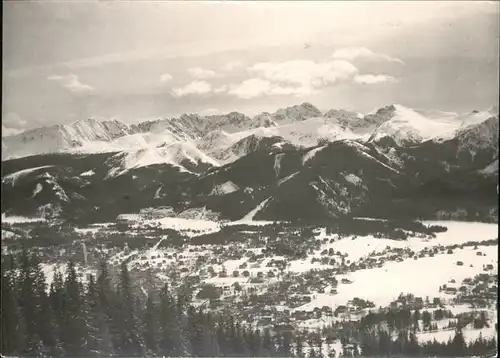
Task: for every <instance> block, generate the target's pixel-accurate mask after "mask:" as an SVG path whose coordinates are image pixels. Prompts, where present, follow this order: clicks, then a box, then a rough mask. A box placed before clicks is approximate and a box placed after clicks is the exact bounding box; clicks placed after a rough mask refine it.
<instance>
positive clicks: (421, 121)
mask: <svg viewBox="0 0 500 358" xmlns="http://www.w3.org/2000/svg"><path fill="white" fill-rule="evenodd" d="M389 114H390V117H391V118H390V119H389V120H388V121H386V122H384V123H382V124H381V125H380V126H379V127H378V128H377V129H376V130H375V131H374V133H373V134H372V135H371V137H370V139H369V141H371V142H379V141H380V140H382V139H384V138H391V139H392V140H393V141H394V142H395V143H396V144H397V145H398V146H406V145H412V144H417V143H421V142H423V141H425V140H428V139H431V138H437V137H440V138H450V137H451V136H453V134H454V133H455V131H456V130H457V129H458V128H459V127H460V122H459V121H458V120H455V118H454V117H448V116H444V117H440V118H439V119H437V118H434V119H430V118H428V117H426V116H424V115H422V114H420V113H419V112H417V111H415V110H413V109H410V108H407V107H404V106H401V105H393V106H391V111H390V113H389Z"/></svg>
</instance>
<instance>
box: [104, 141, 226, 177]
mask: <svg viewBox="0 0 500 358" xmlns="http://www.w3.org/2000/svg"><path fill="white" fill-rule="evenodd" d="M155 164H169V165H172V166H174V167H177V168H179V169H180V170H181V171H196V169H197V168H198V167H199V166H203V167H205V168H208V167H214V166H219V163H218V162H216V161H215V160H214V159H212V158H210V157H209V156H207V155H205V154H204V153H203V152H201V151H200V150H199V149H197V148H196V147H195V146H194V145H193V144H191V143H188V142H177V143H173V144H167V143H165V144H163V145H160V146H156V147H147V148H143V149H140V150H136V151H128V152H121V153H118V154H116V155H114V156H113V157H112V158H110V159H109V160H108V166H109V167H110V170H109V173H108V177H116V176H120V175H123V174H125V173H127V172H128V171H130V170H131V169H137V168H141V167H147V166H150V165H155Z"/></svg>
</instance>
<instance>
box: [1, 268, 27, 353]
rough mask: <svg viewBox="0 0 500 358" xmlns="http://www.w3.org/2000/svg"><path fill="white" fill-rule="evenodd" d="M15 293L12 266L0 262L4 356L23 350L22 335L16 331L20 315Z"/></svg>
mask: <svg viewBox="0 0 500 358" xmlns="http://www.w3.org/2000/svg"><path fill="white" fill-rule="evenodd" d="M4 265H5V266H4ZM16 293H17V292H16V286H15V274H14V271H13V267H9V268H7V263H5V264H4V263H2V306H1V314H2V316H1V323H2V326H1V327H2V330H1V335H2V351H1V353H2V355H5V356H12V355H18V354H20V352H21V351H22V350H23V347H22V345H21V344H20V343H21V341H20V338H24V337H20V336H19V333H20V332H19V331H18V327H19V323H20V322H19V321H20V319H22V317H20V311H19V306H18V304H17V297H16Z"/></svg>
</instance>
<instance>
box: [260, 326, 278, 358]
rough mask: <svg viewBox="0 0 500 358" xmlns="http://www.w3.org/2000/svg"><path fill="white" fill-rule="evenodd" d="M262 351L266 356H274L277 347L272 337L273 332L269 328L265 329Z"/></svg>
mask: <svg viewBox="0 0 500 358" xmlns="http://www.w3.org/2000/svg"><path fill="white" fill-rule="evenodd" d="M262 349H263V355H264V356H274V354H275V347H274V342H273V338H272V337H271V331H270V330H269V328H267V327H266V328H265V329H264V338H263V339H262Z"/></svg>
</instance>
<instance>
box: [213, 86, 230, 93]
mask: <svg viewBox="0 0 500 358" xmlns="http://www.w3.org/2000/svg"><path fill="white" fill-rule="evenodd" d="M227 89H228V87H227V86H226V85H222V86H220V87H217V88H215V89H214V93H224V92H227Z"/></svg>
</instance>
